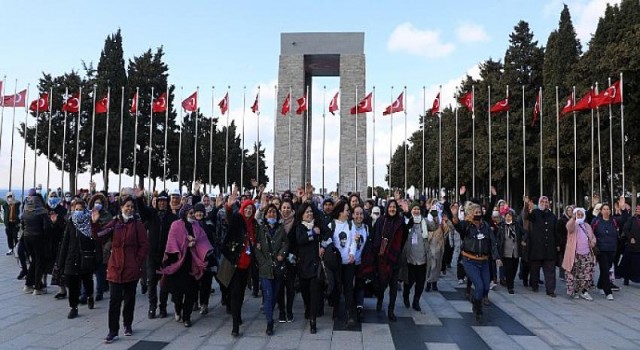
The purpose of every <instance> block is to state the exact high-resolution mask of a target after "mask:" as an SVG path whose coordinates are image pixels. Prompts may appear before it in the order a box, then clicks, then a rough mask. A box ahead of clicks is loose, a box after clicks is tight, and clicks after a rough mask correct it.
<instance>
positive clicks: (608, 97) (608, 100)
mask: <svg viewBox="0 0 640 350" xmlns="http://www.w3.org/2000/svg"><path fill="white" fill-rule="evenodd" d="M618 103H622V94H621V93H620V80H618V81H616V82H615V83H613V85H611V86H609V87H608V88H607V89H606V90H604V91H603V92H601V93H600V95H598V96H596V98H595V104H596V107H601V106H608V105H613V104H618Z"/></svg>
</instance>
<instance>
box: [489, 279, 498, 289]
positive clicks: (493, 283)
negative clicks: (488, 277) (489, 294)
mask: <svg viewBox="0 0 640 350" xmlns="http://www.w3.org/2000/svg"><path fill="white" fill-rule="evenodd" d="M496 286H497V284H495V282H493V281H491V283H489V289H491V290H493V289H494V288H495V287H496Z"/></svg>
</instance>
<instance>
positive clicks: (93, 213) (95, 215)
mask: <svg viewBox="0 0 640 350" xmlns="http://www.w3.org/2000/svg"><path fill="white" fill-rule="evenodd" d="M56 216H57V215H56ZM99 219H100V212H99V211H97V210H96V209H95V208H94V209H93V210H92V211H91V222H93V223H94V224H95V223H96V222H98V220H99Z"/></svg>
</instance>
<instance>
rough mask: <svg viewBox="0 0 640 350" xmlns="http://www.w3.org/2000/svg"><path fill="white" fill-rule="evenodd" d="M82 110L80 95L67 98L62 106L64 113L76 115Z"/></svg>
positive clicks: (76, 94)
mask: <svg viewBox="0 0 640 350" xmlns="http://www.w3.org/2000/svg"><path fill="white" fill-rule="evenodd" d="M79 110H80V94H79V93H77V92H76V93H75V94H72V95H71V96H69V97H68V98H67V100H66V101H65V103H64V104H63V105H62V111H63V112H68V113H76V112H78V111H79Z"/></svg>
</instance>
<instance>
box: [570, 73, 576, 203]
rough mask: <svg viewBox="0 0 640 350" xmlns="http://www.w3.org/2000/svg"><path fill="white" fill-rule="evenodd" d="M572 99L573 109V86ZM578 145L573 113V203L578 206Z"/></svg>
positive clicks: (574, 90)
mask: <svg viewBox="0 0 640 350" xmlns="http://www.w3.org/2000/svg"><path fill="white" fill-rule="evenodd" d="M572 94H573V95H572V97H571V104H572V106H571V107H572V108H571V109H573V107H574V106H575V104H576V87H575V85H574V86H573V91H572ZM577 153H578V144H577V141H576V111H573V203H574V205H577V204H578V155H577Z"/></svg>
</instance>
